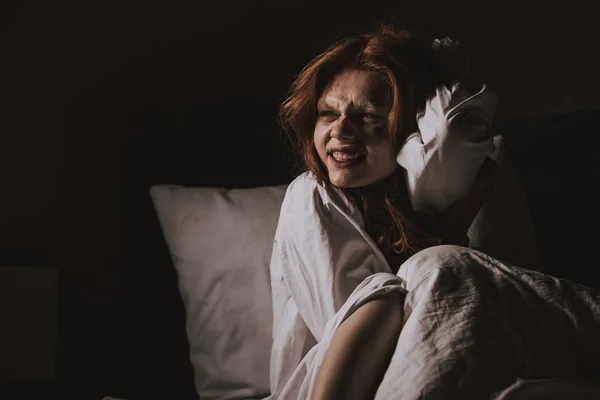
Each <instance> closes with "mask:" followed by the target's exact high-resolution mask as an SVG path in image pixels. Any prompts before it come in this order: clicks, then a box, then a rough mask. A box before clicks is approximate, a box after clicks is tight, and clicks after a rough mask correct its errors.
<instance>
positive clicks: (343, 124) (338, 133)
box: [331, 117, 356, 139]
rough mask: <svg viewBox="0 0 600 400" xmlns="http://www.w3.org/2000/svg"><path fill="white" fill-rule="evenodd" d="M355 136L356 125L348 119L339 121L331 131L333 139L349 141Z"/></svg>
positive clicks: (344, 118)
mask: <svg viewBox="0 0 600 400" xmlns="http://www.w3.org/2000/svg"><path fill="white" fill-rule="evenodd" d="M355 136H356V132H355V127H354V124H353V123H352V121H351V120H350V119H349V118H348V117H343V118H340V119H338V120H337V121H336V124H335V126H334V127H333V129H332V130H331V137H332V138H335V139H343V138H346V139H349V138H354V137H355Z"/></svg>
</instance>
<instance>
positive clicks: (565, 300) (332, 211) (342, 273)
mask: <svg viewBox="0 0 600 400" xmlns="http://www.w3.org/2000/svg"><path fill="white" fill-rule="evenodd" d="M391 271H392V270H391V268H390V266H389V265H388V264H387V261H386V259H385V257H384V256H383V254H382V253H381V252H380V251H379V249H378V248H377V246H376V245H375V243H374V242H373V241H372V240H371V238H370V237H369V235H368V234H367V233H366V231H365V229H364V223H363V220H362V217H361V215H360V212H359V211H358V209H357V208H356V207H355V206H354V205H353V204H352V203H351V202H350V201H349V200H348V199H347V198H346V197H345V196H344V195H343V194H342V193H341V191H339V190H338V189H335V188H333V187H325V186H322V185H320V184H318V183H317V181H316V180H315V179H314V177H313V176H312V175H311V174H310V173H305V174H303V175H301V176H300V177H298V178H297V179H296V180H294V182H292V183H291V184H290V186H289V187H288V192H287V194H286V197H285V199H284V202H283V205H282V209H281V214H280V220H279V225H278V228H277V233H276V235H275V244H274V248H273V254H272V260H271V284H272V293H273V307H274V325H273V339H274V343H273V348H272V353H271V371H270V379H271V393H272V394H271V396H270V397H268V399H278V400H288V399H290V400H291V399H294V400H295V399H308V397H309V394H310V392H311V390H312V385H313V382H314V378H315V375H316V372H317V370H318V368H319V366H320V364H321V361H322V359H323V357H324V355H325V352H326V351H327V347H328V345H329V342H330V340H331V338H332V336H333V334H334V332H335V330H336V329H337V327H338V326H339V325H340V324H341V322H342V321H343V320H344V319H345V318H346V317H347V316H349V315H350V314H351V313H352V312H353V311H354V310H356V309H357V308H358V307H360V306H361V305H362V304H364V303H365V302H367V301H368V300H370V299H372V298H373V297H376V296H379V295H381V294H382V293H385V292H388V291H391V290H395V291H399V292H402V293H404V294H405V296H406V300H405V305H404V323H403V329H402V333H401V334H400V337H399V340H398V344H397V347H396V350H395V352H394V355H393V357H392V360H391V363H390V366H389V368H388V371H387V373H386V375H385V377H384V379H383V382H382V384H381V386H380V388H379V391H378V393H377V396H376V399H407V400H412V399H415V400H416V399H423V398H425V399H454V398H456V399H471V398H473V399H486V398H488V397H489V396H490V395H491V394H492V393H494V392H499V391H500V390H502V389H504V388H506V387H508V386H509V385H510V384H512V383H513V382H515V380H516V379H517V378H523V379H536V378H547V377H553V378H554V377H558V378H563V377H565V378H573V377H581V376H584V377H587V378H589V377H590V376H592V377H596V378H598V377H600V295H599V293H598V292H597V291H594V290H592V289H589V288H586V287H583V286H580V285H576V284H574V283H570V282H567V281H564V280H559V279H555V278H552V277H549V276H546V275H543V274H540V273H536V272H532V271H525V270H522V269H519V268H516V267H513V266H510V265H507V264H504V263H502V262H500V261H497V260H495V259H493V258H491V257H489V256H487V255H485V254H483V253H480V252H478V251H475V250H471V249H466V248H461V247H455V246H438V247H433V248H430V249H427V250H424V251H421V252H420V253H418V254H416V255H415V256H413V257H411V258H410V259H409V260H408V261H407V262H405V263H404V264H403V265H402V267H401V268H400V271H399V272H398V274H397V275H395V274H393V273H392V272H391ZM599 380H600V379H599Z"/></svg>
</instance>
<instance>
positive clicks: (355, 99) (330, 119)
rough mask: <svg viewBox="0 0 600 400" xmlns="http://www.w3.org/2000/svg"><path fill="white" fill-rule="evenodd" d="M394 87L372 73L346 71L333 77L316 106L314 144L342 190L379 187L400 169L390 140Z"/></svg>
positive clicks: (333, 180) (330, 178)
mask: <svg viewBox="0 0 600 400" xmlns="http://www.w3.org/2000/svg"><path fill="white" fill-rule="evenodd" d="M390 93H391V91H390V87H389V85H388V84H387V83H386V82H385V81H383V80H382V79H381V78H379V77H378V76H376V75H375V74H373V73H370V72H366V71H362V70H358V69H346V70H343V71H342V72H340V73H339V74H338V75H336V76H335V77H334V79H333V80H332V81H331V82H330V83H329V85H328V86H327V87H326V88H325V90H324V91H323V95H322V96H321V98H320V99H319V101H318V105H317V110H318V112H317V121H316V125H315V131H314V143H315V147H316V149H317V153H318V154H319V158H320V159H321V161H322V162H323V165H324V166H325V168H326V169H327V173H328V175H329V180H330V181H331V183H332V184H333V185H335V186H337V187H342V188H356V187H362V186H367V185H370V184H373V183H377V182H379V181H381V180H383V179H385V178H387V177H388V176H390V175H391V174H392V173H393V172H394V170H395V169H396V168H397V167H398V165H397V164H396V155H397V153H398V150H399V149H398V148H397V145H396V143H395V140H394V139H393V138H392V137H391V136H390V135H388V133H387V129H386V121H387V118H388V113H389V111H390V106H389V104H390V101H389V100H388V97H389V96H390Z"/></svg>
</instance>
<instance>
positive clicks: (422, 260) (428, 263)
mask: <svg viewBox="0 0 600 400" xmlns="http://www.w3.org/2000/svg"><path fill="white" fill-rule="evenodd" d="M474 253H477V252H476V251H475V250H472V249H469V248H466V247H461V246H454V245H440V246H433V247H429V248H427V249H424V250H421V251H420V252H418V253H416V254H415V255H413V256H412V257H410V258H409V259H408V260H406V261H405V262H404V263H403V264H402V266H401V267H400V270H399V271H398V276H400V277H401V278H402V279H404V280H405V281H406V284H407V290H408V291H410V290H411V289H412V288H414V287H415V286H416V285H418V284H419V283H420V282H422V281H423V280H424V279H426V278H428V277H430V276H438V275H440V273H441V272H442V271H443V270H445V269H448V268H461V267H468V266H469V265H471V264H472V263H473V255H474Z"/></svg>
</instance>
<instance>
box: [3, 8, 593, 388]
mask: <svg viewBox="0 0 600 400" xmlns="http://www.w3.org/2000/svg"><path fill="white" fill-rule="evenodd" d="M590 4H591V2H590V3H588V4H584V3H582V2H574V1H568V2H556V4H553V3H551V2H547V1H538V0H535V1H528V2H525V1H523V0H519V1H517V0H508V1H503V2H491V1H490V2H486V1H474V0H471V1H466V0H462V1H452V2H450V1H442V0H420V1H416V0H405V1H402V0H395V1H380V0H369V1H364V2H352V3H350V2H342V1H314V0H310V1H302V2H301V1H299V0H285V1H277V2H276V1H274V0H268V1H267V0H264V1H258V0H227V1H215V2H210V3H209V2H204V1H183V0H174V1H163V2H159V1H153V2H146V1H139V0H129V1H111V0H102V1H100V0H94V1H92V0H84V1H73V0H57V1H53V2H48V1H42V0H29V1H21V2H2V3H0V99H1V103H0V140H1V142H0V143H1V145H0V179H1V181H0V182H1V183H2V188H3V190H2V194H1V195H0V248H1V249H4V250H3V251H4V253H3V254H9V253H10V254H21V255H22V257H31V256H30V255H31V254H35V256H34V258H35V259H36V261H35V262H38V261H37V260H38V259H40V258H42V259H44V260H46V261H44V262H49V263H52V264H54V265H55V266H56V267H57V268H59V270H60V272H61V288H62V289H61V293H62V294H61V296H63V297H62V302H61V307H62V308H61V310H62V311H61V316H60V318H61V321H62V322H61V331H60V336H59V338H60V341H61V342H60V344H59V346H60V349H59V350H60V353H59V361H58V372H57V373H58V377H59V378H60V380H61V382H64V386H65V387H68V388H69V390H71V391H73V392H74V393H77V396H76V397H77V398H96V397H93V396H92V397H86V396H83V395H82V393H83V392H86V391H91V393H94V396H96V394H97V395H106V394H111V392H110V391H111V390H113V392H112V394H114V395H118V394H119V393H118V392H119V391H120V390H121V389H120V386H119V385H122V383H123V382H124V381H126V380H127V374H128V373H131V374H132V376H134V375H135V371H131V370H129V371H128V370H127V369H128V368H130V367H131V365H133V364H131V365H130V364H127V362H126V361H124V360H126V359H127V358H128V357H129V358H131V357H132V356H131V355H129V356H126V357H125V356H124V357H123V358H120V356H121V352H122V351H123V348H119V347H118V346H116V347H115V345H114V341H115V340H116V339H115V337H118V336H119V335H121V334H123V335H127V333H126V332H123V331H122V330H121V329H122V328H121V327H120V326H119V325H118V324H117V321H121V320H119V319H118V318H117V319H115V317H114V315H115V312H116V311H115V310H118V309H119V308H120V307H119V305H120V303H119V297H118V295H117V293H120V291H122V290H123V289H122V288H123V286H124V283H123V280H124V279H125V278H123V276H122V274H121V270H122V268H123V265H122V263H123V261H122V260H123V256H122V255H123V251H124V250H123V243H124V242H126V241H127V240H128V239H127V238H124V237H123V236H125V235H126V232H127V231H126V229H124V228H123V220H124V219H125V218H126V216H124V215H123V213H124V210H125V209H127V207H124V206H123V192H124V189H123V185H124V182H126V183H125V184H129V183H130V181H127V180H125V181H124V178H123V176H124V174H126V173H127V171H131V168H130V167H131V165H130V163H131V160H130V159H129V158H128V157H129V155H130V154H131V152H130V151H131V149H130V148H128V146H131V143H135V140H136V138H140V137H150V138H151V137H152V134H153V132H154V131H157V130H162V132H163V133H164V130H165V129H173V131H174V132H176V131H182V130H185V131H186V132H188V134H189V132H190V130H195V131H196V132H197V134H198V146H199V147H198V149H188V153H186V156H193V157H197V158H198V159H199V160H200V161H199V164H198V165H199V170H198V171H197V175H198V176H199V177H201V178H198V181H199V182H203V183H204V184H210V185H219V184H225V182H221V181H220V178H219V177H220V176H221V175H220V174H223V173H224V172H223V171H224V170H225V169H227V168H230V167H231V163H228V162H227V158H228V157H237V158H240V159H244V160H246V161H247V162H248V163H249V164H248V165H250V164H251V163H253V162H254V161H256V159H253V156H252V153H253V151H255V149H256V146H261V143H264V145H265V146H272V144H266V143H270V142H268V140H267V141H264V142H263V139H262V138H261V137H260V136H257V134H256V132H257V131H258V130H260V131H261V132H263V134H264V135H276V128H275V112H276V109H277V105H278V102H279V101H280V99H281V98H282V97H283V96H284V94H285V91H286V89H287V86H288V85H289V84H290V83H291V80H292V78H293V76H294V75H295V74H297V73H298V72H299V70H300V69H301V67H302V66H303V65H304V63H306V62H307V61H309V60H310V59H311V58H312V57H313V56H314V55H316V54H317V53H318V52H319V51H321V50H323V48H324V47H325V46H326V45H327V44H329V43H330V42H331V41H332V39H335V38H336V37H339V36H340V35H343V34H345V33H350V32H353V31H355V30H357V29H362V28H365V27H366V26H368V25H369V24H370V23H371V22H372V21H373V20H375V19H376V18H379V17H384V16H389V15H391V14H393V15H396V16H397V18H398V19H399V20H406V21H408V22H410V24H411V25H414V26H415V27H416V28H418V29H421V30H423V31H425V32H428V33H430V34H431V35H434V36H437V37H440V36H450V37H452V38H455V39H458V40H460V41H461V43H462V44H463V45H464V46H466V48H467V49H468V52H469V53H470V54H471V57H472V67H473V70H474V73H475V74H476V75H477V76H478V77H479V78H480V79H482V80H484V81H486V82H488V83H490V84H492V85H493V86H494V87H495V88H496V90H497V91H498V93H499V95H500V99H501V102H500V105H499V108H498V113H497V116H498V118H501V119H514V118H517V117H524V116H526V117H531V116H543V115H553V114H557V113H568V112H574V111H580V110H587V109H591V108H598V107H600V97H599V96H598V88H600V77H599V74H598V71H600V59H599V58H598V57H597V50H598V48H599V46H598V42H599V39H600V28H599V27H598V23H597V18H596V16H597V14H596V13H594V12H593V9H592V8H591V7H590ZM190 115H191V116H193V117H190ZM172 116H176V118H175V119H171V120H170V119H169V118H170V117H172ZM186 116H187V117H186ZM186 118H187V119H186ZM191 120H193V123H190V122H189V121H191ZM245 121H248V122H249V123H251V124H253V126H252V129H246V126H247V125H245ZM174 134H176V133H174ZM224 135H227V137H228V139H227V140H226V141H224V140H220V141H217V142H215V141H214V140H212V139H211V138H214V137H217V136H219V137H223V136H224ZM576 137H577V132H573V139H572V140H574V141H576V140H577V139H576ZM156 140H159V139H156ZM156 140H155V142H154V146H155V147H156V146H160V142H156ZM203 143H204V144H205V145H203ZM214 143H218V144H217V145H213V144H214ZM223 143H227V146H224V145H223ZM581 145H582V146H585V145H586V144H585V143H582V144H581ZM140 151H143V150H140ZM165 151H169V148H168V147H165ZM208 153H210V154H211V155H212V157H214V155H215V154H217V155H218V154H221V155H222V160H223V163H222V164H221V165H214V166H212V167H210V166H207V165H204V164H202V162H201V160H202V159H203V157H204V155H205V154H208ZM263 153H265V152H264V149H263ZM272 154H273V155H272V157H273V162H272V165H282V163H281V161H282V160H281V158H282V157H284V156H283V154H284V153H282V149H280V148H277V147H274V148H273V152H272ZM147 161H148V160H147ZM149 164H151V160H150V161H149ZM257 164H260V162H259V161H257ZM283 164H285V160H284V163H283ZM261 165H263V166H265V168H268V167H269V165H271V164H269V162H266V163H265V162H263V163H262V164H261ZM125 166H127V168H129V169H128V170H127V171H125V169H127V168H126V167H125ZM252 171H253V170H252V167H250V168H249V169H248V170H247V171H240V173H246V174H249V173H250V172H252ZM256 171H258V172H256ZM265 171H266V169H265V170H264V171H263V170H262V169H256V168H255V176H256V179H254V178H253V179H249V180H247V182H248V185H251V184H270V183H279V181H280V177H282V176H284V172H283V171H277V172H276V173H272V174H270V175H268V176H265V177H261V176H259V175H260V174H261V173H266V172H265ZM165 179H167V176H165ZM146 183H148V182H143V183H142V184H146ZM154 183H157V182H154ZM168 183H175V182H168ZM141 268H142V267H140V270H136V271H138V272H139V273H140V274H142V273H143V270H142V269H141ZM149 273H151V272H149ZM129 279H133V278H131V276H130V277H129ZM120 318H122V319H123V318H125V317H120ZM156 329H160V327H157V328H156ZM131 340H133V341H134V340H135V338H132V339H131ZM140 340H142V341H143V339H140ZM153 345H155V346H161V345H163V344H160V343H148V346H149V348H147V349H146V350H147V351H148V352H152V349H151V346H153ZM121 346H124V345H122V344H121ZM125 347H126V346H125ZM115 349H118V350H115ZM139 351H142V350H139ZM151 358H152V357H150V359H151ZM113 367H114V371H117V372H108V371H109V370H110V369H111V368H113ZM131 368H133V367H131ZM144 378H145V379H146V383H147V384H148V385H150V383H152V384H154V385H157V386H158V387H162V388H163V389H164V393H163V394H166V393H168V389H169V388H170V387H172V386H171V385H166V384H165V385H163V386H160V385H161V384H160V383H157V382H156V381H154V382H153V380H156V379H158V378H159V375H158V374H157V375H156V376H149V375H145V376H141V375H140V374H138V375H135V377H134V378H133V377H132V379H131V382H132V383H131V386H135V385H141V384H142V383H144ZM189 378H190V377H189V376H182V377H181V378H180V380H181V382H189ZM74 388H77V389H74ZM149 390H150V389H149ZM150 391H151V390H150ZM88 393H90V392H88ZM122 393H123V394H130V393H131V392H128V391H127V390H123V391H122ZM156 393H162V392H160V390H158V391H156Z"/></svg>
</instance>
